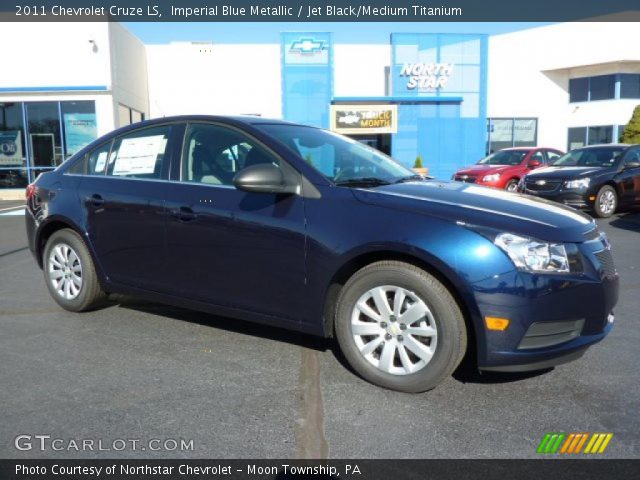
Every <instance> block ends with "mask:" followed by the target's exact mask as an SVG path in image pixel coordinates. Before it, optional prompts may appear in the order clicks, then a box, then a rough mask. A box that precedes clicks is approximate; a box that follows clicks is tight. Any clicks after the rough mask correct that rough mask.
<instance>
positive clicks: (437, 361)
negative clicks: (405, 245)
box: [335, 261, 467, 392]
mask: <svg viewBox="0 0 640 480" xmlns="http://www.w3.org/2000/svg"><path fill="white" fill-rule="evenodd" d="M335 320H336V322H335V332H336V337H337V340H338V343H339V345H340V348H341V350H342V352H343V353H344V356H345V358H346V359H347V361H348V362H349V364H350V365H351V366H352V367H353V368H354V370H355V371H356V372H357V373H358V374H360V375H361V376H362V377H363V378H365V379H366V380H368V381H370V382H372V383H374V384H376V385H379V386H382V387H385V388H390V389H392V390H399V391H403V392H424V391H427V390H430V389H432V388H434V387H435V386H437V385H438V384H439V383H441V382H442V381H443V380H444V379H445V378H446V377H447V376H449V375H451V374H452V373H453V371H454V370H455V368H456V367H457V366H458V364H459V363H460V361H461V360H462V358H463V356H464V354H465V351H466V346H467V333H466V326H465V321H464V318H463V315H462V313H461V311H460V308H459V307H458V305H457V303H456V301H455V299H454V298H453V296H452V295H451V293H450V292H449V291H448V290H447V288H446V287H445V286H444V285H443V284H442V283H441V282H439V281H438V280H437V279H436V278H435V277H433V276H432V275H430V274H429V273H427V272H425V271H424V270H422V269H420V268H418V267H416V266H414V265H411V264H408V263H403V262H396V261H382V262H377V263H373V264H371V265H369V266H367V267H364V268H363V269H361V270H360V271H358V272H357V273H355V274H354V275H353V277H351V279H350V280H349V281H348V282H347V283H346V285H345V286H344V288H343V290H342V292H341V295H340V298H339V300H338V306H337V312H336V319H335Z"/></svg>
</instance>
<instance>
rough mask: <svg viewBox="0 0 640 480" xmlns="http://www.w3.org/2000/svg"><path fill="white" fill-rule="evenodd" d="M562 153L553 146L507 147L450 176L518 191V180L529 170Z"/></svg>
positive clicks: (468, 181) (455, 178)
mask: <svg viewBox="0 0 640 480" xmlns="http://www.w3.org/2000/svg"><path fill="white" fill-rule="evenodd" d="M562 155H564V153H563V152H561V151H560V150H556V149H554V148H540V147H516V148H505V149H504V150H500V151H498V152H495V153H492V154H491V155H489V156H488V157H485V158H483V159H482V160H480V161H479V162H478V163H476V164H475V165H473V166H471V167H465V168H461V169H460V170H458V171H457V172H456V173H455V174H454V175H453V177H451V179H452V180H456V181H459V182H467V183H477V184H478V185H484V186H487V187H494V188H501V189H504V190H507V191H509V192H515V191H516V187H517V186H518V181H519V180H520V179H521V178H522V177H524V176H525V175H526V174H527V173H529V172H530V171H531V170H533V169H534V168H538V167H542V166H544V165H547V164H549V163H553V162H554V161H555V160H556V159H558V158H560V157H561V156H562Z"/></svg>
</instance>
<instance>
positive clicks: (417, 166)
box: [413, 155, 424, 168]
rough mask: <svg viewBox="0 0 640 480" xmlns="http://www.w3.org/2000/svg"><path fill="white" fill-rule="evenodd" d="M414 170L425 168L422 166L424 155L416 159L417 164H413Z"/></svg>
mask: <svg viewBox="0 0 640 480" xmlns="http://www.w3.org/2000/svg"><path fill="white" fill-rule="evenodd" d="M413 168H424V167H423V166H422V155H418V156H417V157H416V163H414V164H413Z"/></svg>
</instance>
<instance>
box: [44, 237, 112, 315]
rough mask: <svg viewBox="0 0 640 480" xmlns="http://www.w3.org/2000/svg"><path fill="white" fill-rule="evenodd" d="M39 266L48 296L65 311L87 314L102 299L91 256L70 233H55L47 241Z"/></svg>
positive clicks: (83, 245) (102, 293) (98, 304)
mask: <svg viewBox="0 0 640 480" xmlns="http://www.w3.org/2000/svg"><path fill="white" fill-rule="evenodd" d="M42 265H43V271H44V278H45V282H46V284H47V288H48V289H49V293H50V294H51V296H52V297H53V299H54V300H55V301H56V302H57V303H58V305H60V306H61V307H62V308H64V309H65V310H69V311H72V312H82V311H85V310H91V309H93V308H96V307H98V306H100V305H101V304H102V303H103V302H104V300H105V299H106V297H107V295H106V293H105V292H104V291H103V290H102V288H101V287H100V283H99V281H98V276H97V275H96V271H95V267H94V265H93V261H92V259H91V255H89V251H88V250H87V247H86V246H85V244H84V242H83V241H82V238H81V237H80V235H78V234H77V233H76V232H74V231H73V230H70V229H62V230H58V231H57V232H55V233H54V234H53V235H51V237H49V239H48V241H47V244H46V245H45V248H44V253H43V262H42Z"/></svg>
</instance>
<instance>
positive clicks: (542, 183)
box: [536, 180, 547, 185]
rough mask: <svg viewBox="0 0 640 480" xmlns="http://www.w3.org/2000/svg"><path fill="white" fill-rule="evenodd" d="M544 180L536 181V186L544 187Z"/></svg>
mask: <svg viewBox="0 0 640 480" xmlns="http://www.w3.org/2000/svg"><path fill="white" fill-rule="evenodd" d="M546 183H547V181H546V180H536V185H546Z"/></svg>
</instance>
